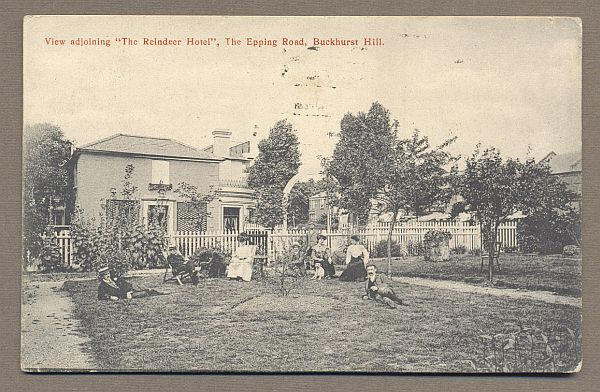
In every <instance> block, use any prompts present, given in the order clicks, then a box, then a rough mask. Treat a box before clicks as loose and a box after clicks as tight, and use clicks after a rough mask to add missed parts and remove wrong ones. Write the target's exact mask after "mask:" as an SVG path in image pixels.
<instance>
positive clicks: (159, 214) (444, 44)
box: [21, 16, 582, 373]
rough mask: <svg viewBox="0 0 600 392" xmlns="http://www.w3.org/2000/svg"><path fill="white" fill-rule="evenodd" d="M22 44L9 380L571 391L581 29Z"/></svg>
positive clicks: (173, 34)
mask: <svg viewBox="0 0 600 392" xmlns="http://www.w3.org/2000/svg"><path fill="white" fill-rule="evenodd" d="M23 26H24V43H23V52H24V61H23V65H24V74H23V84H24V86H23V87H24V130H23V135H24V136H23V156H24V160H23V257H22V263H23V278H22V287H23V293H22V321H21V342H22V343H21V368H22V369H23V371H26V372H57V371H102V372H130V371H136V372H137V371H142V372H143V371H148V372H212V373H214V372H377V373H381V372H390V373H423V372H427V373H432V372H443V373H568V372H577V371H579V369H580V368H581V365H582V348H581V317H582V310H581V307H582V301H581V297H582V282H581V265H582V254H581V197H582V163H581V147H582V145H581V132H582V128H581V53H582V52H581V29H582V26H581V21H580V20H579V19H576V18H554V17H224V16H210V17H209V16H28V17H26V18H25V19H24V21H23Z"/></svg>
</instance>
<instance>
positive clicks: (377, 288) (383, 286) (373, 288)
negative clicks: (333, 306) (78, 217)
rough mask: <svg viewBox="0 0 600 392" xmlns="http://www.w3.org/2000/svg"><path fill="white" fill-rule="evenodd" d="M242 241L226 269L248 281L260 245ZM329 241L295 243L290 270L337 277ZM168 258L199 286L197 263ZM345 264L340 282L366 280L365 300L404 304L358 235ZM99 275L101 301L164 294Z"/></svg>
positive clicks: (177, 272) (173, 254) (174, 255)
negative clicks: (305, 243) (303, 244)
mask: <svg viewBox="0 0 600 392" xmlns="http://www.w3.org/2000/svg"><path fill="white" fill-rule="evenodd" d="M239 240H240V243H241V245H240V246H239V247H238V249H237V251H236V252H235V254H234V255H233V256H232V258H231V261H230V262H229V265H228V266H227V267H226V270H227V274H226V277H227V278H229V279H237V280H242V281H246V282H248V281H250V280H251V279H252V270H253V264H254V257H255V254H256V248H257V246H256V245H253V244H249V237H247V236H245V235H241V236H240V238H239ZM326 242H327V237H325V236H324V235H322V234H319V235H318V236H317V243H316V244H315V245H313V246H309V247H308V249H307V251H306V252H302V251H301V245H300V243H299V242H294V243H293V244H292V247H291V250H290V252H289V253H288V254H287V255H286V256H285V260H286V266H287V268H289V269H290V270H293V271H296V273H297V274H299V275H302V276H305V275H306V274H307V271H308V270H312V271H314V274H313V277H314V278H315V279H321V278H323V279H332V278H335V277H336V274H335V267H334V265H333V262H332V259H331V252H330V250H329V248H328V247H327V244H326ZM166 259H167V263H168V264H169V266H170V267H171V269H172V274H173V277H174V278H175V279H176V280H177V281H178V283H179V284H180V285H181V284H183V283H182V281H181V278H180V276H181V275H182V274H183V273H185V274H186V275H187V276H189V277H190V279H191V281H192V283H193V284H194V285H197V284H198V282H199V277H198V271H197V268H196V265H195V264H194V262H193V260H187V261H186V260H185V258H184V257H183V255H181V253H180V252H179V251H178V250H177V246H174V245H173V246H170V247H169V253H168V255H167V257H166ZM345 261H346V268H345V269H344V271H343V272H342V273H341V275H340V276H339V280H340V281H343V282H357V281H359V282H362V281H364V282H365V289H366V295H364V296H363V299H371V300H376V301H379V302H383V303H385V304H386V305H388V306H390V307H393V308H395V307H396V305H403V302H402V300H401V299H400V298H398V297H397V296H396V294H395V293H394V291H393V289H392V288H391V286H390V285H389V284H388V282H387V281H386V279H385V276H384V275H380V274H377V267H376V266H375V265H374V264H369V252H368V251H367V249H366V248H365V247H364V246H363V245H362V244H360V240H359V237H358V236H356V235H353V236H351V237H350V244H349V245H348V248H347V250H346V259H345ZM219 267H220V268H219V271H221V267H222V269H223V270H225V265H222V266H219ZM98 276H99V280H100V285H99V287H98V298H99V299H113V300H114V299H123V298H128V299H129V298H139V297H146V296H152V295H160V294H163V293H161V292H158V291H156V290H152V289H140V288H137V289H136V288H134V287H133V286H132V285H131V284H130V283H129V282H127V281H126V280H125V279H123V278H113V277H111V274H110V271H109V269H108V267H104V268H101V269H100V270H99V271H98Z"/></svg>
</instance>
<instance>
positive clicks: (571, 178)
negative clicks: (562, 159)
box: [556, 172, 581, 195]
mask: <svg viewBox="0 0 600 392" xmlns="http://www.w3.org/2000/svg"><path fill="white" fill-rule="evenodd" d="M556 175H557V176H558V177H559V178H560V179H561V180H562V181H564V182H565V183H566V184H567V186H568V188H569V189H570V190H571V191H573V192H575V193H577V194H578V195H581V172H572V173H561V174H556Z"/></svg>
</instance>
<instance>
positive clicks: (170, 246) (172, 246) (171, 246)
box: [169, 245, 177, 249]
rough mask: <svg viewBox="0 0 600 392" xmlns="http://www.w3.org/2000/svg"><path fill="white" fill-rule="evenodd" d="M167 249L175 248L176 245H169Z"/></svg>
mask: <svg viewBox="0 0 600 392" xmlns="http://www.w3.org/2000/svg"><path fill="white" fill-rule="evenodd" d="M169 249H177V245H169Z"/></svg>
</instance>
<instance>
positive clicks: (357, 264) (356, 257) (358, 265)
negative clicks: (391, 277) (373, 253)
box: [340, 235, 369, 282]
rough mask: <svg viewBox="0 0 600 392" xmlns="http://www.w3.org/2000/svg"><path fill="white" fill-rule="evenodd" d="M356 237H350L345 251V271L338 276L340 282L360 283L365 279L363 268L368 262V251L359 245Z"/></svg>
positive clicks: (365, 273) (365, 274)
mask: <svg viewBox="0 0 600 392" xmlns="http://www.w3.org/2000/svg"><path fill="white" fill-rule="evenodd" d="M359 242H360V239H359V238H358V236H357V235H353V236H352V237H350V245H349V246H348V250H347V251H346V269H345V270H344V272H342V274H341V275H340V281H341V282H355V281H358V282H362V281H364V280H365V279H366V278H367V270H366V269H365V266H366V265H367V263H368V262H369V251H368V250H367V249H366V248H365V247H364V245H362V244H360V243H359Z"/></svg>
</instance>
